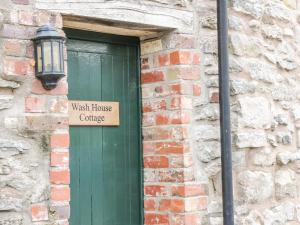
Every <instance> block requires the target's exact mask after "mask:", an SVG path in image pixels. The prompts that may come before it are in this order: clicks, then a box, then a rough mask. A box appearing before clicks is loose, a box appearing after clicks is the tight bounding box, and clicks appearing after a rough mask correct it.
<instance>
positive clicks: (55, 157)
mask: <svg viewBox="0 0 300 225" xmlns="http://www.w3.org/2000/svg"><path fill="white" fill-rule="evenodd" d="M51 166H59V167H68V166H69V153H68V152H51Z"/></svg>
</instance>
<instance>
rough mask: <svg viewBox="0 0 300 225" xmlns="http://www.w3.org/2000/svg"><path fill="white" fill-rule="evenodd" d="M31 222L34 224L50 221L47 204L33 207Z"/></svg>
mask: <svg viewBox="0 0 300 225" xmlns="http://www.w3.org/2000/svg"><path fill="white" fill-rule="evenodd" d="M31 220H32V221H33V222H38V221H47V220H48V206H47V205H46V204H34V205H31Z"/></svg>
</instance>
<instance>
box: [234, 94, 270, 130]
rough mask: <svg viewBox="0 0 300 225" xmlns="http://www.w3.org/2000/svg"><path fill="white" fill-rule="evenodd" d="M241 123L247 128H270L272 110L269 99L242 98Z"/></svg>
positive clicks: (240, 103)
mask: <svg viewBox="0 0 300 225" xmlns="http://www.w3.org/2000/svg"><path fill="white" fill-rule="evenodd" d="M239 105H240V107H241V112H240V113H241V123H243V124H244V126H245V127H251V128H268V127H270V125H271V118H272V115H271V109H270V103H269V101H268V99H266V98H264V97H241V98H239Z"/></svg>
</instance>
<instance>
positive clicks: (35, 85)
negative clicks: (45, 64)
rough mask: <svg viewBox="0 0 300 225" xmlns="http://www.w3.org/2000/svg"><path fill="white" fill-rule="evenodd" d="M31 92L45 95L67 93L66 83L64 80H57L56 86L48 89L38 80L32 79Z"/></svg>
mask: <svg viewBox="0 0 300 225" xmlns="http://www.w3.org/2000/svg"><path fill="white" fill-rule="evenodd" d="M31 93H33V94H39V95H41V94H45V95H67V94H68V84H67V82H66V81H64V80H59V81H58V83H57V87H56V88H54V89H52V90H50V91H48V90H46V89H45V88H44V87H43V86H42V83H41V81H40V80H38V79H34V80H33V82H32V85H31Z"/></svg>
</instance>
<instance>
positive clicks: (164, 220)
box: [145, 213, 169, 225]
mask: <svg viewBox="0 0 300 225" xmlns="http://www.w3.org/2000/svg"><path fill="white" fill-rule="evenodd" d="M145 225H169V216H168V215H167V214H158V213H145Z"/></svg>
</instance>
